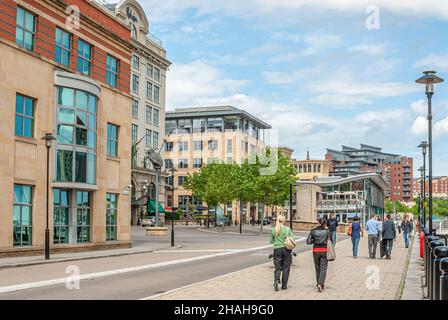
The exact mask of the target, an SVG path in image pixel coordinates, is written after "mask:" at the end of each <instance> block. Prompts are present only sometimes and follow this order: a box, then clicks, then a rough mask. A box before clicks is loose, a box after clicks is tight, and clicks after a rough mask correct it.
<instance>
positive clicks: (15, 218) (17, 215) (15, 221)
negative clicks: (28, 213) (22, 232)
mask: <svg viewBox="0 0 448 320" xmlns="http://www.w3.org/2000/svg"><path fill="white" fill-rule="evenodd" d="M20 208H21V207H20V206H14V213H13V224H14V225H15V226H17V225H20Z"/></svg>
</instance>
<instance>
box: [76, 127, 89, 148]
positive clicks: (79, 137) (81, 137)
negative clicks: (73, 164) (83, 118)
mask: <svg viewBox="0 0 448 320" xmlns="http://www.w3.org/2000/svg"><path fill="white" fill-rule="evenodd" d="M76 144H77V145H78V146H87V129H83V128H76Z"/></svg>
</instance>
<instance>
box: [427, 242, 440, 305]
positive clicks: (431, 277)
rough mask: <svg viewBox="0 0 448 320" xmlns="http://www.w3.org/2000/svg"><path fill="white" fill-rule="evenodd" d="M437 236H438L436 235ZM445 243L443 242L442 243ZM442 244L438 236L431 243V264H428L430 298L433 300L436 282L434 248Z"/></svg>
mask: <svg viewBox="0 0 448 320" xmlns="http://www.w3.org/2000/svg"><path fill="white" fill-rule="evenodd" d="M436 238H437V237H436ZM442 245H443V243H442ZM438 246H440V240H439V239H438V238H437V239H435V240H432V241H431V242H430V243H429V253H428V255H429V264H428V273H429V274H428V298H429V300H432V287H433V286H432V285H433V283H434V273H433V271H434V248H435V247H438Z"/></svg>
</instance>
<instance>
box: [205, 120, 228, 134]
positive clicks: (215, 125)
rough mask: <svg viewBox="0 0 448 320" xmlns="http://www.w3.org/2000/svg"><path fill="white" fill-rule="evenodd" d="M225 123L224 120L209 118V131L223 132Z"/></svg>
mask: <svg viewBox="0 0 448 320" xmlns="http://www.w3.org/2000/svg"><path fill="white" fill-rule="evenodd" d="M223 125H224V122H223V119H222V118H208V119H207V130H210V131H215V130H217V131H221V132H222V128H223Z"/></svg>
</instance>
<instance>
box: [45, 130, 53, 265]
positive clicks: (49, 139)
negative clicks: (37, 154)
mask: <svg viewBox="0 0 448 320" xmlns="http://www.w3.org/2000/svg"><path fill="white" fill-rule="evenodd" d="M42 140H45V146H46V147H47V215H46V224H45V260H49V259H50V229H49V227H48V222H49V212H50V208H49V206H50V201H49V192H50V148H51V143H52V141H53V140H56V138H55V137H54V136H53V135H52V134H51V133H46V134H45V136H44V137H42Z"/></svg>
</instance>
